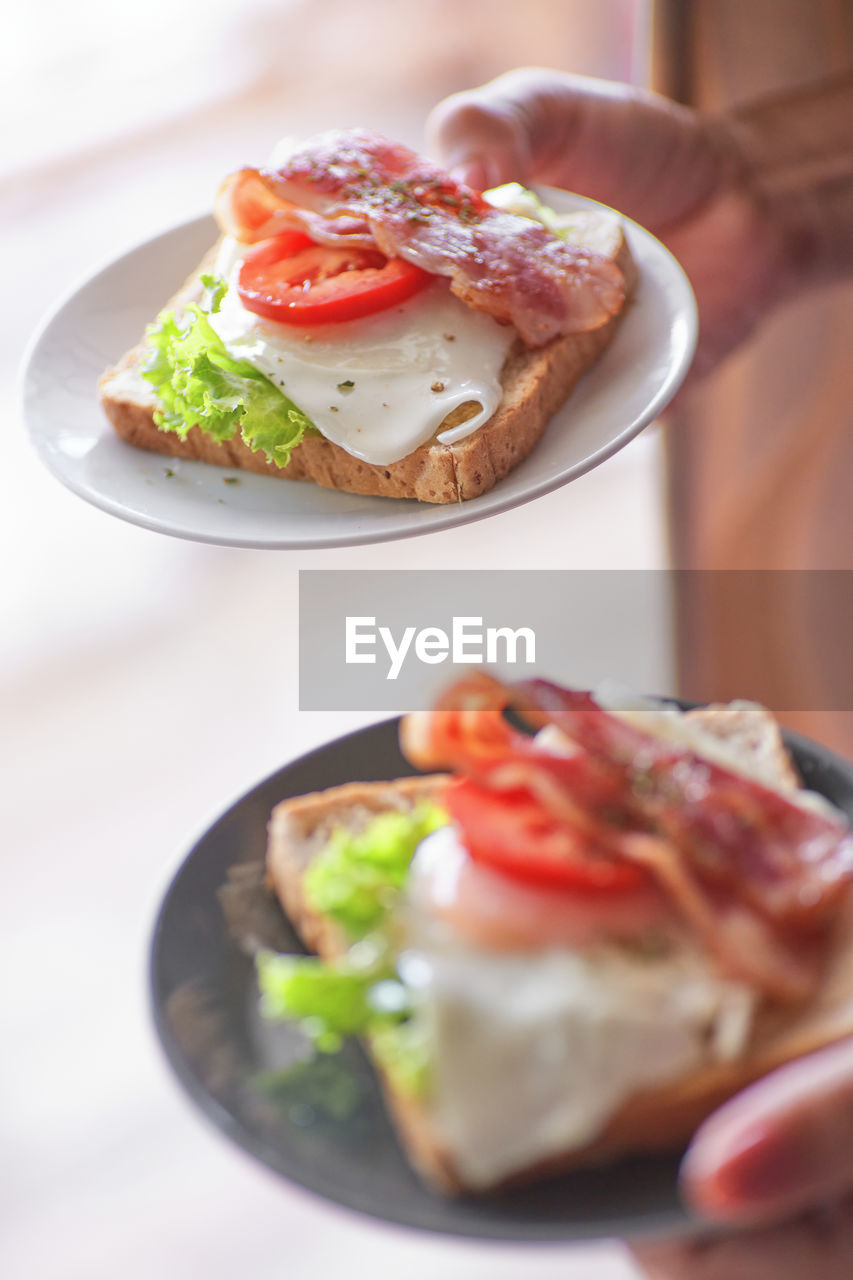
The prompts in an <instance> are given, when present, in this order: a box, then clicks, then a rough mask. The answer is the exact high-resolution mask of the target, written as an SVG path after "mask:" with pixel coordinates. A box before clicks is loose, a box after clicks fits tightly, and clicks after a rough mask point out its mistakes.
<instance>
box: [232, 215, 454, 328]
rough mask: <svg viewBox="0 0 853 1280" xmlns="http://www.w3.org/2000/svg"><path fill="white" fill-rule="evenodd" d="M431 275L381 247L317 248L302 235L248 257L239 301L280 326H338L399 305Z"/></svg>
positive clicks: (270, 243) (280, 239)
mask: <svg viewBox="0 0 853 1280" xmlns="http://www.w3.org/2000/svg"><path fill="white" fill-rule="evenodd" d="M429 279H430V276H429V274H428V273H427V272H426V271H421V269H420V268H419V267H415V266H412V264H411V263H410V262H404V261H403V259H402V258H386V257H385V255H384V254H382V253H380V252H379V250H378V249H361V248H356V247H355V246H353V247H351V248H350V247H346V246H345V247H342V248H339V247H337V246H332V245H324V244H315V243H314V242H313V240H310V239H309V238H308V236H306V235H303V233H302V232H301V231H287V232H285V233H284V234H283V235H280V236H275V237H274V238H273V239H271V240H264V241H262V242H261V243H260V244H259V245H258V246H257V248H255V249H251V250H250V251H249V252H248V253H247V254H246V256H245V258H244V259H243V262H242V265H241V267H240V274H239V278H238V282H237V292H238V293H239V295H240V301H241V302H242V304H243V306H244V307H246V308H247V310H249V311H253V312H254V313H255V315H259V316H263V317H264V318H265V319H267V320H277V321H278V322H279V323H280V324H293V325H312V324H335V323H337V322H338V321H341V320H355V319H357V318H358V317H359V316H369V315H372V314H373V313H374V312H376V311H384V310H385V309H386V308H387V307H393V306H396V305H397V304H398V303H400V302H405V300H406V299H407V298H410V297H412V295H413V294H415V293H417V292H418V290H419V289H422V288H423V287H424V285H425V284H426V283H427V282H428V281H429Z"/></svg>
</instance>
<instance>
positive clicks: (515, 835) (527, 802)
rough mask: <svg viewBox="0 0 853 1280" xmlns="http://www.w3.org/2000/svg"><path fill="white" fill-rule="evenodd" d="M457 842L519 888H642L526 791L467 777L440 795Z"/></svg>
mask: <svg viewBox="0 0 853 1280" xmlns="http://www.w3.org/2000/svg"><path fill="white" fill-rule="evenodd" d="M444 803H445V805H446V806H447V808H448V810H449V811H450V815H451V817H452V818H453V820H454V821H455V822H456V823H457V825H458V826H459V827H460V829H461V831H462V842H463V844H464V845H465V848H466V849H467V850H468V852H469V853H470V855H471V857H472V858H473V860H474V861H475V862H480V863H483V864H484V865H485V866H489V867H491V868H492V869H493V870H495V871H500V872H503V874H504V875H507V876H512V877H513V878H514V879H516V880H521V881H523V882H524V883H525V884H532V885H539V886H552V887H553V888H560V889H574V890H576V891H578V892H595V891H599V890H607V891H608V892H611V893H625V892H628V891H630V890H636V889H639V888H644V887H645V886H647V885H648V883H649V880H648V876H647V875H646V873H645V872H644V871H643V870H642V869H641V868H640V867H637V866H634V865H633V864H632V863H628V862H623V861H620V860H619V859H616V858H610V857H608V856H607V853H606V850H605V849H603V848H602V847H601V846H599V845H597V844H596V843H594V842H592V841H590V839H589V837H588V836H586V835H584V834H582V833H581V832H579V831H576V830H573V829H572V828H571V827H570V826H569V825H568V824H567V823H564V822H558V821H557V820H556V819H554V818H551V817H550V816H549V815H548V814H547V813H546V812H545V810H544V809H543V808H542V806H541V805H540V804H539V803H538V802H537V801H536V800H535V799H534V797H533V796H531V795H530V793H529V792H527V791H498V790H493V789H491V788H489V787H481V786H479V785H478V784H477V783H476V782H472V781H471V779H470V778H463V779H462V780H461V781H460V782H456V783H453V784H451V785H450V786H449V787H448V788H447V791H446V792H445V795H444Z"/></svg>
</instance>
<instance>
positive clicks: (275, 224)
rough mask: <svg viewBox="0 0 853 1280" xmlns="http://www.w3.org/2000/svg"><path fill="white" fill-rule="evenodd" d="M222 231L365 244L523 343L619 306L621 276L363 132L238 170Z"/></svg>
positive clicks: (241, 236) (224, 202)
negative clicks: (511, 329) (408, 265)
mask: <svg viewBox="0 0 853 1280" xmlns="http://www.w3.org/2000/svg"><path fill="white" fill-rule="evenodd" d="M215 211H216V217H217V220H218V221H219V225H220V227H221V228H222V230H223V231H224V232H225V233H226V234H227V235H231V236H234V237H235V238H236V239H237V240H240V241H242V242H243V243H247V244H253V243H255V242H256V241H258V240H263V239H267V238H268V237H270V236H274V235H277V234H278V233H279V232H281V231H286V230H289V229H291V228H297V229H301V230H304V231H305V232H306V233H307V234H308V235H310V236H311V237H312V239H314V240H316V241H317V242H318V243H320V244H330V245H343V244H346V245H360V246H369V245H373V244H375V245H376V246H377V247H378V248H379V249H380V250H381V252H382V253H384V254H385V255H386V256H387V257H399V258H405V259H407V260H408V261H409V262H412V263H414V264H415V266H418V267H421V268H422V269H423V270H424V271H428V272H430V273H431V274H433V275H439V276H447V277H449V279H450V281H451V285H450V287H451V289H452V291H453V292H454V293H455V294H456V295H457V296H458V297H459V298H461V300H462V301H463V302H464V303H465V304H466V305H467V306H469V307H471V308H473V309H474V310H475V311H485V312H487V313H488V314H489V315H492V316H494V318H495V319H496V320H499V321H501V322H510V323H512V324H514V325H515V326H516V328H517V329H518V331H519V333H520V334H521V336H522V338H523V339H524V341H525V342H526V343H527V345H528V346H531V347H538V346H542V345H543V344H544V343H546V342H549V341H550V340H551V339H552V338H555V337H558V336H561V335H563V334H568V333H583V332H586V331H588V330H591V329H597V328H599V327H600V326H601V325H603V324H605V323H606V321H607V320H609V319H610V317H611V316H613V315H616V314H617V313H618V312H619V310H620V309H621V307H622V304H623V302H624V300H625V282H624V278H623V276H622V272H621V271H620V269H619V267H618V266H616V264H615V263H613V262H611V261H610V260H609V259H608V258H606V257H604V256H602V255H599V254H596V253H591V252H588V251H586V250H584V249H579V248H577V247H575V246H572V245H570V244H568V243H566V242H565V241H564V240H562V239H560V238H559V237H558V236H555V235H553V234H552V233H551V232H550V231H548V230H547V229H546V228H545V227H543V226H540V225H539V223H537V222H534V221H532V220H531V219H529V218H520V217H517V216H516V215H514V214H509V213H503V212H501V211H499V210H497V209H494V208H492V206H491V205H489V204H488V203H487V202H486V201H484V200H483V198H482V197H481V196H480V195H479V194H478V193H477V192H475V191H473V190H472V189H471V188H470V187H466V186H463V185H462V184H460V183H457V182H454V181H453V179H452V178H450V177H449V176H448V175H447V174H446V173H444V172H443V170H441V169H439V168H438V167H437V166H436V165H433V164H431V163H430V162H429V161H427V160H424V159H423V158H421V157H420V156H418V155H417V154H416V153H415V152H414V151H410V150H409V149H408V148H407V147H403V146H400V145H397V144H394V143H391V142H388V141H387V140H386V139H385V138H382V137H381V136H380V135H378V134H374V133H370V132H368V131H366V130H358V129H356V130H352V131H350V132H330V133H325V134H321V135H320V136H319V137H317V138H315V139H312V140H311V141H310V142H308V143H306V144H305V145H304V146H303V147H301V148H300V149H299V150H298V151H296V152H294V153H293V155H291V157H290V158H289V159H288V161H287V162H286V163H285V164H284V165H283V166H282V167H281V168H280V169H278V170H270V169H251V168H246V169H241V170H239V171H238V172H237V173H234V174H231V175H230V177H228V178H226V179H225V181H224V183H223V184H222V187H221V188H220V190H219V193H218V196H217V199H216V209H215Z"/></svg>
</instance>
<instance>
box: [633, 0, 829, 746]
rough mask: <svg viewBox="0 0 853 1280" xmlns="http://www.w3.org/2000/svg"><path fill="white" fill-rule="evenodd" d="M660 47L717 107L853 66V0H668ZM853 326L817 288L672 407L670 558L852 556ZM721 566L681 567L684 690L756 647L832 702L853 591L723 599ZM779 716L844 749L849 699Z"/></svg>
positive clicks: (700, 561) (667, 72) (743, 666)
mask: <svg viewBox="0 0 853 1280" xmlns="http://www.w3.org/2000/svg"><path fill="white" fill-rule="evenodd" d="M654 47H655V59H654V64H653V65H654V71H655V77H656V85H657V87H659V88H660V89H661V90H662V91H668V92H671V93H673V94H675V95H676V96H679V97H681V98H682V99H683V100H685V101H687V102H689V103H690V104H691V105H695V106H697V107H700V108H703V109H709V110H721V109H725V108H727V107H730V106H733V105H742V104H743V103H745V102H749V101H750V100H752V99H754V98H755V97H757V96H759V95H760V94H763V93H767V92H772V91H778V90H784V89H786V88H789V87H795V86H799V85H803V84H805V83H808V82H810V81H814V80H816V79H819V78H821V77H823V76H829V75H832V74H835V73H838V72H840V71H844V70H846V69H850V68H853V0H751V2H750V3H748V4H744V3H743V0H693V2H692V3H675V4H665V3H664V4H661V5H659V6H658V9H657V12H656V25H655V44H654ZM851 234H853V229H851ZM851 333H853V286H851V285H850V284H845V285H838V286H836V287H832V288H828V289H824V290H822V291H820V292H815V293H814V294H812V295H811V296H808V297H804V298H801V299H800V300H798V301H797V302H796V303H795V304H794V305H790V306H788V307H786V308H785V309H784V310H782V311H780V312H778V313H777V314H776V315H774V316H773V317H771V318H770V319H769V320H768V321H766V322H765V324H764V326H763V328H762V330H761V332H760V334H759V335H758V336H757V338H756V339H754V340H753V341H752V342H750V343H749V344H748V345H747V347H745V348H744V349H742V350H741V351H740V352H739V353H738V354H737V355H736V356H734V357H732V358H730V359H729V360H728V361H727V362H726V363H725V364H724V366H723V367H721V368H720V369H719V371H718V372H717V373H716V374H714V376H713V377H712V378H710V379H708V380H707V381H706V383H705V384H703V385H702V386H701V387H700V388H697V390H696V391H695V392H694V393H693V394H692V395H691V396H690V397H689V398H688V399H687V400H685V401H684V402H682V403H681V404H680V405H679V406H678V410H677V412H676V413H674V414H673V415H672V416H671V419H670V422H669V424H668V426H667V456H668V475H669V493H670V520H671V545H672V556H673V563H674V564H675V565H677V566H679V567H683V568H688V569H691V568H696V569H749V568H758V569H760V568H767V569H769V568H773V569H792V570H793V569H796V570H803V571H806V572H807V571H808V570H811V569H821V568H846V569H853V358H851V340H850V334H851ZM727 581H729V580H728V579H725V578H723V577H721V578H720V580H719V581H718V582H717V583H716V584H714V580H713V578H712V577H711V576H709V575H705V574H701V575H684V576H683V577H682V578H681V583H682V586H681V590H680V592H679V600H678V623H679V634H678V642H677V651H678V662H679V678H680V685H681V688H682V689H683V691H684V692H685V694H688V695H691V696H712V697H713V696H723V695H730V694H731V693H732V692H737V691H739V692H742V693H747V694H748V693H749V689H748V688H744V686H743V680H744V678H745V674H746V673H747V672H748V671H749V670H750V667H751V665H752V664H753V663H754V661H755V660H756V657H757V655H759V654H765V655H766V654H768V653H774V654H775V659H774V661H775V663H776V664H777V667H778V671H779V684H778V695H779V699H780V700H781V701H784V699H785V698H786V697H788V698H789V699H790V690H791V681H793V682H794V685H795V688H796V691H797V692H796V698H795V701H796V703H797V705H800V706H808V705H810V699H813V702H812V703H811V705H814V706H816V707H824V708H825V707H831V706H833V705H834V703H833V696H834V693H835V692H836V691H839V693H838V696H839V697H840V690H841V688H843V687H844V686H845V685H846V679H845V677H846V673H847V670H849V666H848V664H849V663H851V662H853V654H850V655H849V656H848V654H847V653H846V652H840V651H839V646H838V645H837V644H835V643H834V638H835V637H837V635H838V633H839V627H840V626H841V624H842V622H843V618H844V617H845V616H847V617H849V614H850V610H851V609H853V601H851V600H850V599H848V598H846V597H844V598H842V597H841V596H839V598H838V599H836V600H835V601H832V602H827V600H826V598H824V599H823V600H822V602H821V604H820V607H815V606H814V604H813V602H812V601H811V600H810V594H813V593H810V592H809V589H808V581H807V578H804V577H803V576H802V575H800V574H795V573H792V574H786V575H782V576H780V577H778V578H775V579H773V582H774V586H773V589H772V591H765V592H764V593H758V594H756V595H755V596H754V597H753V598H751V599H750V598H744V596H743V594H742V593H741V594H740V595H739V598H737V599H736V600H735V599H733V598H731V595H730V593H728V594H727V589H726V583H727ZM774 669H775V668H774ZM787 718H788V720H789V722H790V723H792V724H794V723H796V726H797V727H799V728H800V729H801V730H802V731H804V732H808V733H810V734H811V735H812V736H814V737H818V738H821V739H823V740H824V741H827V742H829V743H831V744H832V745H834V746H835V748H836V749H837V750H840V751H843V752H845V753H846V754H849V755H853V715H851V714H850V713H849V712H846V713H842V712H837V713H833V714H830V713H829V712H826V711H820V712H817V711H816V712H814V713H802V712H801V713H798V714H797V715H796V716H789V717H787Z"/></svg>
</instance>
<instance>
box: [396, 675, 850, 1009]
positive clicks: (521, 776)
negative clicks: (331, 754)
mask: <svg viewBox="0 0 853 1280" xmlns="http://www.w3.org/2000/svg"><path fill="white" fill-rule="evenodd" d="M507 708H511V709H512V710H513V711H515V712H516V713H517V714H518V715H520V716H522V717H523V718H524V719H525V720H526V721H527V722H528V723H529V724H531V725H532V726H533V727H536V728H541V727H542V726H543V725H545V724H553V725H556V726H557V727H558V728H559V729H560V730H561V732H562V734H563V735H565V737H567V738H568V739H570V740H571V742H572V744H573V745H574V748H575V750H574V751H573V753H571V754H568V755H564V754H562V753H560V754H557V753H555V752H554V751H552V750H550V749H549V748H547V747H543V746H540V745H539V744H538V743H536V742H535V741H534V739H532V738H531V737H529V736H528V735H526V734H524V733H521V732H519V731H518V730H516V729H513V728H512V727H511V726H510V725H509V724H508V723H507V721H506V720H505V719H504V718H503V715H502V713H503V711H504V710H505V709H507ZM409 720H410V721H411V724H410V727H408V728H407V729H406V730H405V732H404V735H403V745H404V749H408V750H409V751H410V752H411V754H410V758H411V759H412V760H413V763H415V764H417V765H418V767H420V768H428V769H434V768H447V767H450V768H452V769H454V770H455V771H457V772H460V773H463V774H466V775H467V776H470V777H473V778H474V779H475V780H476V781H477V782H479V783H480V784H482V785H486V786H490V787H494V788H496V789H504V788H511V789H521V788H523V789H525V790H526V791H527V792H528V793H529V794H531V795H532V796H534V797H536V800H537V802H538V803H539V804H541V805H542V807H543V810H544V811H545V812H547V814H548V815H549V817H552V818H557V819H558V820H560V821H563V822H566V823H568V824H570V825H571V826H572V827H573V828H574V829H576V830H578V831H582V832H583V833H584V835H585V836H586V837H588V839H589V841H590V843H591V844H595V845H596V846H597V848H598V849H599V850H600V851H604V853H605V855H606V856H609V857H611V858H617V859H623V860H627V861H630V862H632V863H633V864H634V865H636V866H641V867H643V868H644V869H645V870H646V872H647V873H648V874H649V875H650V876H651V877H653V878H654V879H655V880H656V882H657V883H658V884H659V886H660V888H661V889H662V890H663V891H664V893H665V894H666V895H667V897H668V899H669V900H670V902H671V904H672V905H673V907H674V908H675V909H676V910H677V911H678V912H679V914H680V915H681V916H682V918H683V919H684V920H685V921H687V922H688V923H689V925H690V927H691V929H692V931H693V932H694V934H695V936H696V937H697V938H698V939H699V940H700V941H701V942H702V943H703V944H704V945H705V946H706V947H707V948H708V950H709V951H711V953H712V954H714V955H715V956H716V958H717V960H718V961H719V963H720V964H721V966H722V967H723V968H724V969H725V971H726V972H728V973H730V974H731V975H732V976H736V977H739V978H745V979H746V980H748V981H750V982H752V983H753V984H754V985H755V986H756V987H758V988H759V989H761V990H763V991H764V992H766V993H767V994H768V995H770V996H772V997H773V998H775V999H779V1000H792V1001H795V1000H800V999H802V998H804V997H805V996H806V995H807V994H808V992H809V991H810V990H811V988H812V986H813V984H814V981H815V980H816V977H817V974H818V971H819V966H818V959H819V951H820V945H819V944H820V936H821V934H822V932H824V931H825V929H826V927H827V926H828V924H829V923H830V922H831V920H832V919H833V917H834V915H835V913H836V909H837V908H838V906H839V904H840V902H841V900H842V898H843V896H844V894H845V892H846V890H847V888H848V886H849V884H850V881H851V879H853V833H851V831H850V829H849V828H848V827H847V826H845V825H844V824H843V823H841V822H840V821H836V820H834V819H833V818H832V817H828V816H826V815H825V814H823V813H819V812H816V811H814V810H812V809H808V808H804V807H803V806H801V805H799V804H797V803H795V802H794V801H793V800H791V799H789V798H787V797H786V796H784V795H782V794H780V793H779V792H776V791H773V790H771V789H770V788H768V787H765V786H763V785H761V784H760V783H758V782H755V781H753V780H752V779H749V778H746V777H744V776H742V775H740V774H737V773H735V772H733V771H731V770H729V769H725V768H723V767H722V766H720V765H718V764H715V763H713V762H711V761H708V760H705V759H703V758H701V757H700V756H697V755H696V754H695V753H693V752H692V751H689V750H687V749H685V748H682V747H680V746H678V745H677V744H673V743H672V742H669V741H665V740H664V739H661V738H656V737H655V736H654V735H653V734H650V733H646V732H644V731H642V730H640V729H637V728H635V727H634V726H633V725H630V724H628V723H626V722H625V721H624V720H622V719H621V718H620V717H618V716H615V715H611V714H609V713H608V712H606V711H604V710H603V709H602V708H601V707H599V706H598V705H597V703H596V702H595V701H594V699H593V698H592V697H591V695H590V694H588V693H582V692H577V691H574V690H569V689H562V688H560V687H558V686H556V685H553V684H548V683H546V682H544V681H532V682H527V683H525V684H520V685H517V686H504V685H502V684H500V683H499V682H497V681H495V680H492V679H491V678H490V677H480V678H475V679H472V680H469V681H465V682H463V683H460V684H459V685H457V686H456V687H455V688H454V689H452V690H451V691H450V692H449V694H448V695H446V696H445V698H444V699H443V700H442V702H441V704H440V707H439V709H438V710H437V711H435V712H433V713H430V714H429V715H428V716H424V715H420V716H418V717H417V718H411V717H410V718H409Z"/></svg>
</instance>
